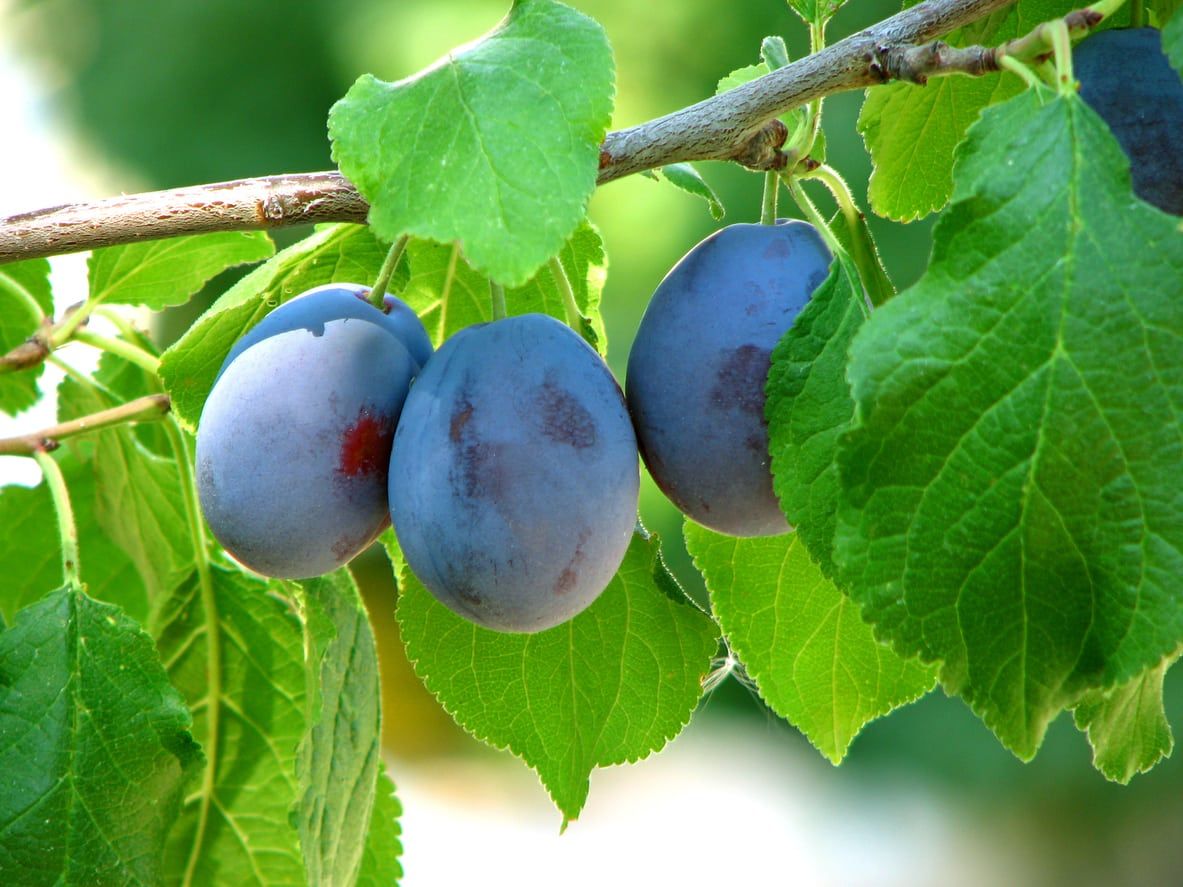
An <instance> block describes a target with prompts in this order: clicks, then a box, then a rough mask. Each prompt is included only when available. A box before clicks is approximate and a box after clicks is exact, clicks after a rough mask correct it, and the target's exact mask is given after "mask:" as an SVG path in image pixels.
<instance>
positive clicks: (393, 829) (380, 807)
mask: <svg viewBox="0 0 1183 887" xmlns="http://www.w3.org/2000/svg"><path fill="white" fill-rule="evenodd" d="M377 782H378V785H377V789H376V791H375V795H374V816H373V818H372V819H371V820H370V832H369V834H368V835H366V847H365V853H364V855H363V856H362V862H361V873H360V874H359V875H358V876H357V884H356V887H395V885H397V884H398V881H399V879H400V878H401V877H402V876H403V869H402V866H401V865H400V864H399V857H401V856H402V854H403V846H402V842H401V841H400V840H399V836H400V834H401V833H402V831H401V829H400V828H399V824H398V818H399V817H400V816H402V814H403V808H402V805H400V804H399V802H398V797H397V796H396V795H395V793H394V783H393V782H391V781H390V777H389V776H387V775H386V771H385V770H379V771H378V780H377Z"/></svg>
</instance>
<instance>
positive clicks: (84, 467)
mask: <svg viewBox="0 0 1183 887" xmlns="http://www.w3.org/2000/svg"><path fill="white" fill-rule="evenodd" d="M54 458H55V459H57V461H58V465H59V466H60V467H61V469H62V475H63V476H64V477H65V480H66V486H67V488H68V489H69V492H70V504H71V507H72V508H73V510H74V523H75V526H76V527H77V530H78V547H79V551H78V561H79V563H80V565H81V567H82V581H83V582H84V583H85V584H86V590H87V591H88V592H89V593H90V594H91V596H92V597H95V598H98V599H99V600H103V601H107V602H108V603H112V604H116V605H118V606H119V607H121V608H122V609H123V610H124V611H126V612H127V614H128V615H129V616H131V617H132V618H133V619H135V620H137V621H138V622H143V621H144V620H145V619H146V618H147V616H148V600H147V596H146V593H145V591H144V583H143V582H142V581H141V579H140V577H139V574H138V573H137V572H136V568H135V566H134V564H133V563H132V562H131V560H130V559H129V558H128V556H127V555H126V554H125V553H124V552H123V549H121V548H120V547H119V546H118V545H116V544H115V543H114V542H113V541H112V539H111V537H110V536H108V535H107V533H106V532H104V531H103V529H102V526H101V525H100V523H99V520H98V516H97V514H96V490H95V486H96V484H95V475H94V471H93V469H92V467H91V465H90V464H89V463H87V462H83V461H82V460H80V459H79V458H78V457H77V456H76V455H75V453H74V448H72V447H62V448H61V449H59V450H58V451H57V452H56V453H55V454H54ZM0 527H3V528H4V531H3V533H0V614H2V615H5V616H8V617H9V618H10V619H11V617H12V616H13V615H15V613H16V611H17V610H19V609H20V608H22V607H24V606H27V605H29V604H31V603H33V602H34V601H36V600H37V599H39V598H40V597H42V596H43V595H44V594H45V593H46V592H47V591H48V590H49V589H51V588H57V587H59V586H61V585H62V583H63V582H65V576H63V575H62V558H61V551H60V548H59V546H60V543H59V541H58V530H57V515H56V514H55V512H54V508H53V501H52V499H51V498H50V495H49V490H48V489H47V488H46V486H45V485H44V484H40V485H38V486H36V487H32V488H30V487H18V486H8V487H3V488H0Z"/></svg>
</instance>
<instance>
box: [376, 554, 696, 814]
mask: <svg viewBox="0 0 1183 887" xmlns="http://www.w3.org/2000/svg"><path fill="white" fill-rule="evenodd" d="M386 538H387V539H389V537H386ZM392 559H393V560H395V562H396V563H397V562H400V561H401V557H400V556H399V555H398V554H397V553H394V554H393V555H392ZM399 589H400V596H399V604H398V620H399V626H400V629H401V632H402V637H403V640H404V641H405V643H406V645H407V655H408V656H409V657H410V659H411V661H412V662H413V663H414V665H415V670H416V672H417V673H418V674H419V676H420V677H421V678H422V679H423V681H424V683H425V684H426V685H427V688H428V689H429V690H431V692H432V693H434V694H435V695H436V696H437V697H438V698H439V700H440V702H441V703H443V705H444V707H445V708H446V709H447V710H448V711H449V713H451V715H452V717H454V718H455V719H456V720H457V721H458V722H459V723H460V724H461V726H463V727H464V728H465V729H466V730H468V731H469V732H471V733H472V734H473V735H475V736H476V737H477V738H478V739H481V740H483V741H485V742H487V743H488V744H490V745H492V746H494V747H496V748H508V749H509V750H510V751H512V752H513V753H514V754H515V755H517V756H518V757H520V758H522V760H524V761H525V762H526V763H527V764H529V765H530V766H531V767H533V768H534V769H535V770H536V771H538V775H539V776H540V777H541V778H542V782H543V784H544V785H545V786H546V788H547V790H548V791H549V792H550V795H551V797H552V798H553V799H554V802H555V804H556V805H557V806H558V808H559V810H560V811H561V812H562V814H563V819H564V822H568V821H570V820H573V819H575V818H576V817H577V816H578V815H579V811H580V810H581V809H582V808H583V804H584V802H585V801H586V800H587V792H588V776H589V775H590V773H591V771H592V769H593V768H595V767H606V766H609V765H611V764H622V763H625V762H628V761H636V760H639V759H640V758H644V757H646V756H647V755H649V754H650V753H651V752H654V751H657V750H658V749H660V748H661V747H662V746H663V745H665V743H666V742H668V741H669V740H670V739H672V738H673V737H674V736H675V735H677V734H678V732H679V731H680V730H681V729H682V727H684V726H685V725H686V722H687V721H688V720H689V719H690V715H691V713H692V712H693V711H694V706H695V704H696V703H697V702H698V699H699V697H700V696H701V694H702V683H701V682H702V679H703V677H704V676H705V675H706V674H707V672H708V671H709V670H710V664H711V657H712V656H714V654H715V652H716V650H717V648H718V644H717V634H716V631H715V626H714V623H712V622H711V620H710V619H709V618H707V617H706V616H705V615H704V614H703V613H702V611H701V610H699V609H698V608H697V607H695V606H694V605H693V604H691V603H690V602H689V601H688V599H687V598H686V597H685V596H684V595H683V593H682V591H681V589H679V588H678V587H677V585H676V583H675V582H674V580H673V577H672V576H670V574H669V573H668V572H667V571H666V568H665V564H664V563H663V562H662V560H661V556H660V553H659V548H658V544H657V540H656V539H654V538H649V539H646V538H643V537H642V536H640V535H637V536H635V537H634V538H633V541H632V544H631V545H630V547H629V550H628V553H627V554H626V556H625V559H624V563H623V564H622V565H621V567H620V570H619V571H618V572H617V574H616V576H615V577H614V578H613V580H612V582H611V583H610V584H609V585H608V588H607V589H606V590H605V591H604V593H603V594H602V595H600V597H599V598H598V599H597V600H596V602H595V603H594V604H592V605H591V606H590V607H589V608H588V609H586V610H584V611H583V612H582V613H580V614H579V615H578V616H576V617H575V618H574V619H572V620H571V621H569V622H567V623H564V624H563V625H559V626H556V627H555V628H552V629H550V630H548V631H543V632H539V633H538V634H532V635H523V634H502V633H498V632H495V631H490V630H488V629H485V628H480V627H478V626H476V625H474V624H473V623H471V622H468V621H466V620H465V619H462V618H461V617H459V616H457V615H456V614H455V613H453V612H452V611H451V610H449V609H448V608H447V607H445V606H444V605H443V604H440V603H438V602H437V601H436V600H435V598H433V597H432V596H431V594H430V593H429V592H428V591H427V590H426V589H425V588H424V587H423V586H422V585H421V584H420V583H419V581H418V580H417V579H416V578H415V577H414V576H413V575H412V574H411V573H410V572H409V571H408V570H407V569H406V566H405V564H404V565H403V566H402V568H401V569H400V572H399Z"/></svg>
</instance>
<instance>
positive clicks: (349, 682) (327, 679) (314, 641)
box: [297, 570, 382, 887]
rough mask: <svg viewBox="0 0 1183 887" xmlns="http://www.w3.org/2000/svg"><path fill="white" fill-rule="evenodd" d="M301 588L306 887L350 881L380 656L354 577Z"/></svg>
mask: <svg viewBox="0 0 1183 887" xmlns="http://www.w3.org/2000/svg"><path fill="white" fill-rule="evenodd" d="M302 584H303V593H302V600H303V603H304V623H305V625H304V631H305V634H306V640H305V645H304V646H305V650H306V651H307V661H306V663H305V664H306V667H307V670H308V677H307V686H308V692H307V705H308V723H307V728H306V729H307V732H306V733H305V735H304V739H303V741H302V742H301V743H300V756H299V761H298V769H297V775H298V777H299V783H300V784H299V788H300V792H301V795H300V807H299V811H298V817H299V827H300V846H301V847H302V848H303V851H304V867H305V870H306V871H307V873H308V883H309V885H313V887H319V885H336V884H353V883H354V881H355V879H356V878H357V874H358V871H359V870H360V868H361V865H362V854H363V851H364V849H365V844H366V834H367V832H368V831H369V827H370V814H371V812H372V811H373V809H374V805H375V794H374V792H375V788H376V786H377V781H376V780H377V778H378V776H379V774H380V771H381V766H382V741H381V740H382V735H381V727H382V725H381V712H380V699H381V690H380V688H379V686H378V651H377V648H376V647H375V645H374V633H373V631H372V630H371V628H370V622H369V618H368V617H367V615H366V610H365V606H364V605H363V604H362V601H361V597H360V595H359V594H358V591H357V586H356V585H355V584H354V582H353V577H352V576H350V575H349V572H348V571H346V570H338V571H337V572H335V573H330V574H329V575H328V576H323V577H321V578H319V579H312V580H309V581H307V582H304V583H302Z"/></svg>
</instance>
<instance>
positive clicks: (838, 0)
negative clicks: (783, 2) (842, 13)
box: [789, 0, 846, 25]
mask: <svg viewBox="0 0 1183 887" xmlns="http://www.w3.org/2000/svg"><path fill="white" fill-rule="evenodd" d="M845 5H846V0H789V6H790V7H791V8H792V10H793V12H795V13H797V15H799V16H801V19H802V21H804V22H805V24H807V25H824V24H825V23H826V22H828V21H829V20H830V19H832V18H833V17H834V13H836V12H837V11H838V10H839V9H841V8H842V7H843V6H845Z"/></svg>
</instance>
